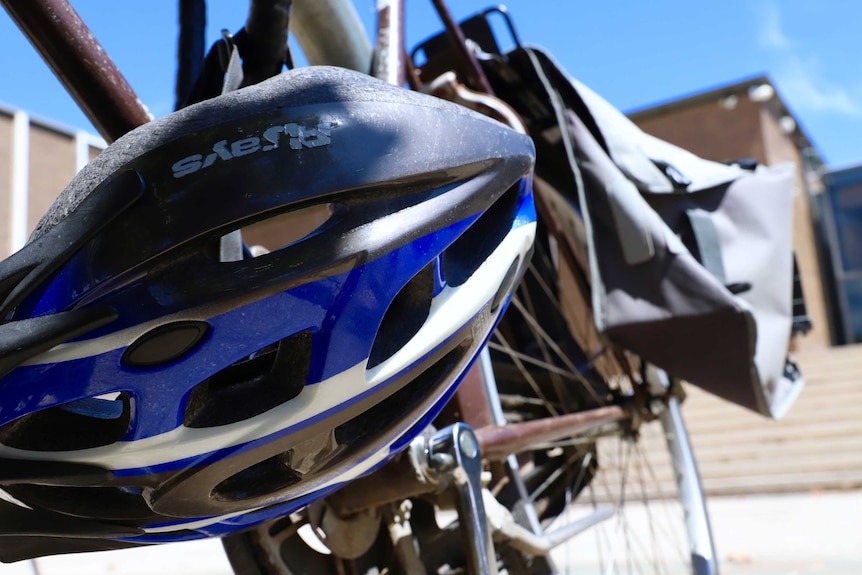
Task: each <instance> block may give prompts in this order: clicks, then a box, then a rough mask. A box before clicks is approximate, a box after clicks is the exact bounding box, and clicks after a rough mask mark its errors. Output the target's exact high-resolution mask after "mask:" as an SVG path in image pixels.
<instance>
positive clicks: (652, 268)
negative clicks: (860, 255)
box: [483, 47, 804, 418]
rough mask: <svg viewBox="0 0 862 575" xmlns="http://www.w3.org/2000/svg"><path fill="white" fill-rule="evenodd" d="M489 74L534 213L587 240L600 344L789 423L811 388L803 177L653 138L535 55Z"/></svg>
mask: <svg viewBox="0 0 862 575" xmlns="http://www.w3.org/2000/svg"><path fill="white" fill-rule="evenodd" d="M483 67H484V68H485V71H486V73H487V74H488V77H489V80H490V81H491V85H492V86H493V88H494V90H495V92H496V94H497V96H498V97H500V98H502V99H503V100H505V101H506V102H507V103H508V104H509V105H511V106H512V107H513V108H514V109H515V110H516V111H517V112H518V113H519V114H520V115H521V116H522V117H523V118H524V120H525V122H526V124H527V127H528V130H529V132H530V134H531V135H532V136H533V138H534V140H535V142H536V147H537V167H536V176H537V186H536V193H537V202H539V204H540V206H541V205H544V206H546V209H547V207H548V206H550V209H552V210H553V212H554V214H553V219H554V220H555V221H557V222H568V223H569V224H570V225H571V226H576V227H580V228H581V229H578V230H571V234H570V235H571V237H575V238H578V237H580V238H581V239H582V248H583V249H582V253H581V257H580V259H581V261H582V262H583V264H584V265H583V267H584V269H583V271H582V274H583V275H584V276H585V277H586V278H587V280H588V286H589V287H588V290H589V294H588V296H587V297H588V299H591V300H592V308H593V309H592V314H591V315H592V317H593V321H594V324H595V326H594V327H595V330H596V331H597V333H598V335H599V336H600V337H601V338H602V339H604V340H606V341H607V342H610V343H611V344H613V345H614V346H617V347H620V348H623V349H626V350H629V351H631V352H633V353H635V354H637V355H639V356H641V357H642V358H643V359H645V360H647V361H649V362H651V363H653V364H655V365H656V366H658V367H660V368H662V369H664V370H666V371H667V372H668V373H669V374H670V375H672V376H674V377H678V378H682V379H684V380H687V381H688V382H690V383H692V384H694V385H697V386H699V387H701V388H703V389H705V390H707V391H709V392H711V393H713V394H715V395H717V396H719V397H722V398H724V399H726V400H728V401H731V402H733V403H735V404H738V405H741V406H744V407H746V408H749V409H752V410H754V411H757V412H758V413H761V414H763V415H766V416H769V417H774V418H779V417H781V416H783V415H784V414H785V413H786V412H787V410H788V408H789V407H790V405H791V404H792V403H793V401H794V400H795V398H796V397H797V395H798V394H799V392H800V391H801V389H802V386H803V383H804V381H803V378H802V376H801V374H800V372H799V370H798V368H796V366H795V365H794V364H793V363H792V362H791V361H790V360H789V359H788V345H789V341H790V337H791V323H792V288H793V252H792V239H791V228H792V195H793V187H794V167H793V166H792V165H789V164H788V165H781V166H777V167H770V168H766V167H762V166H759V167H756V168H754V169H746V168H744V167H742V166H741V165H737V164H733V165H726V164H722V163H718V162H713V161H708V160H704V159H702V158H699V157H697V156H695V155H694V154H692V153H690V152H688V151H686V150H683V149H681V148H679V147H677V146H674V145H671V144H669V143H667V142H665V141H662V140H660V139H658V138H655V137H652V136H650V135H648V134H646V133H644V132H643V131H641V130H640V129H639V128H638V127H637V126H636V125H635V124H634V123H632V122H631V121H630V120H629V119H628V118H626V117H625V116H624V115H623V114H622V113H620V112H619V111H618V110H616V109H615V108H614V107H613V106H611V105H610V104H609V103H608V102H607V101H605V100H603V99H602V98H601V97H599V96H598V95H597V94H595V93H594V92H593V91H591V90H590V89H589V88H587V87H586V86H584V85H583V84H581V83H579V82H578V81H576V80H574V79H572V78H570V77H569V76H568V75H567V74H566V73H565V72H564V71H563V70H562V69H561V68H560V66H558V65H557V63H556V62H554V60H553V59H552V58H551V57H550V56H549V55H548V54H547V53H545V52H543V51H542V50H539V49H536V48H528V47H518V48H516V49H515V50H513V51H512V52H510V53H509V54H507V55H506V56H505V57H492V58H485V59H483ZM704 137H709V135H708V134H704ZM561 291H563V293H562V296H561V298H562V299H565V296H566V293H565V290H561ZM563 303H564V305H563V308H564V309H565V307H566V306H565V302H563Z"/></svg>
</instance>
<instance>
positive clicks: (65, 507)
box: [6, 484, 164, 525]
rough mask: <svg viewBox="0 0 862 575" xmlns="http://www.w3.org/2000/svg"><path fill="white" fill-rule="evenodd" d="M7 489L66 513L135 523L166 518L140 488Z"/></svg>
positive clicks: (31, 502) (31, 486)
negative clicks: (148, 502) (143, 495)
mask: <svg viewBox="0 0 862 575" xmlns="http://www.w3.org/2000/svg"><path fill="white" fill-rule="evenodd" d="M6 489H7V491H9V493H11V494H12V495H13V496H14V497H16V498H17V499H20V500H21V501H23V502H25V503H27V504H28V505H31V506H33V507H35V508H37V509H47V510H50V511H56V512H57V513H62V514H65V515H78V516H88V517H94V518H95V517H98V518H99V519H101V520H108V521H116V522H118V523H124V522H129V523H130V524H132V525H136V524H140V523H141V522H149V523H159V522H161V521H164V517H162V516H160V515H159V514H157V513H155V512H154V511H153V510H152V509H150V508H149V507H148V506H147V504H146V502H145V500H144V498H143V497H142V495H141V493H140V489H139V488H134V487H102V486H87V487H78V486H65V485H64V486H54V485H35V484H20V485H10V486H8V487H7V488H6ZM85 514H86V515H85Z"/></svg>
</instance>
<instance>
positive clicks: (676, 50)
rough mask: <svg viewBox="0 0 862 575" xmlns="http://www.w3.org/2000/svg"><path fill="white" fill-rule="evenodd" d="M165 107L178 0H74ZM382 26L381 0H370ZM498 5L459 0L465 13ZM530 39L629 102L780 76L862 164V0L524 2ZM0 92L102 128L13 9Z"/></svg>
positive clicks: (0, 35) (813, 133) (792, 101)
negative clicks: (79, 105) (24, 31)
mask: <svg viewBox="0 0 862 575" xmlns="http://www.w3.org/2000/svg"><path fill="white" fill-rule="evenodd" d="M72 3H73V5H74V6H75V7H76V9H77V10H78V12H79V13H80V14H81V15H82V17H83V18H84V20H85V21H86V22H87V23H88V24H89V25H90V27H91V28H92V30H93V33H94V35H95V36H96V38H98V39H99V40H100V41H101V42H102V44H103V45H104V46H105V48H106V50H107V52H108V53H109V54H111V56H112V57H113V58H114V60H115V61H116V62H117V64H118V66H119V67H120V69H121V70H122V71H123V72H124V74H125V75H126V76H127V77H128V79H129V81H130V83H131V84H132V86H133V87H134V88H135V89H136V90H137V91H138V93H139V95H140V97H141V99H142V101H144V102H145V103H146V104H147V105H148V106H149V107H150V109H151V110H152V111H153V113H154V114H155V115H157V116H160V115H163V114H166V113H168V112H170V110H171V106H172V102H173V81H174V76H173V75H174V58H175V50H176V47H175V43H176V40H175V38H176V2H175V1H174V0H149V1H147V2H143V1H140V0H122V1H114V2H109V1H108V0H73V1H72ZM356 5H357V9H358V12H359V13H360V16H361V17H362V19H363V21H364V22H365V23H366V26H369V27H370V26H373V22H374V5H375V2H374V0H356ZM406 5H407V6H406V11H407V17H408V24H407V40H408V44H409V45H410V46H412V45H415V44H416V43H418V42H419V41H420V40H421V39H423V38H424V37H426V36H428V35H431V34H433V33H435V32H436V31H437V30H438V29H439V27H440V24H439V21H438V19H437V18H436V16H435V14H434V13H433V11H432V10H431V8H430V1H429V0H406ZM488 5H490V2H488V1H487V0H485V1H477V0H450V8H451V9H452V11H453V12H454V13H455V15H456V17H459V18H460V17H464V16H467V15H469V14H472V13H474V12H476V11H478V10H480V9H482V8H485V7H487V6H488ZM507 5H508V7H509V11H510V13H511V14H512V16H513V18H514V20H515V25H516V27H517V28H518V31H519V33H520V35H521V38H522V40H523V41H525V42H529V43H533V44H539V45H542V46H544V47H546V48H548V49H549V50H550V51H551V52H552V53H553V54H554V55H555V56H556V57H557V59H558V60H559V61H560V62H561V63H562V64H563V66H564V67H565V68H566V69H567V70H568V71H569V73H570V74H571V75H573V76H575V77H577V78H578V79H580V80H581V81H582V82H584V83H586V84H587V85H589V86H591V87H592V88H593V89H594V90H596V91H597V92H598V93H600V94H602V95H603V96H604V97H605V98H607V99H608V100H609V101H610V102H611V103H612V104H614V105H615V106H617V107H618V108H620V109H622V110H624V111H626V110H633V109H637V108H642V107H645V106H648V105H651V104H655V103H659V102H663V101H666V100H670V99H674V98H677V97H680V96H683V95H687V94H691V93H695V92H699V91H702V90H705V89H709V88H713V87H716V86H719V85H722V84H727V83H731V82H735V81H737V80H740V79H744V78H747V77H750V76H754V75H758V74H761V73H766V74H768V75H769V76H770V77H771V78H772V79H773V81H774V82H775V84H776V86H777V87H778V91H779V93H780V95H781V96H782V97H783V99H784V100H785V101H786V103H787V104H788V106H789V107H790V109H791V110H792V111H793V113H794V114H795V115H796V117H797V119H798V120H799V122H800V124H801V126H802V127H803V129H804V130H805V131H806V132H807V134H808V135H809V137H810V138H811V140H812V141H813V142H814V144H815V146H816V147H817V148H818V149H819V150H820V152H821V153H822V154H823V156H824V158H825V160H826V162H827V164H828V165H829V166H831V167H841V166H846V165H849V164H854V163H859V162H862V58H860V54H862V34H860V32H859V26H860V23H862V3H855V2H850V1H847V0H817V1H811V0H807V1H801V0H723V1H722V2H685V1H683V0H654V1H653V2H640V1H638V2H635V1H628V2H622V1H616V2H595V1H589V2H588V1H586V0H555V1H551V0H510V1H509V2H507ZM246 9H247V4H246V2H244V1H242V0H209V21H208V34H209V36H210V38H213V39H214V38H216V37H217V36H218V33H219V30H220V29H221V28H228V29H231V30H234V31H235V30H236V29H238V28H239V27H240V26H241V25H242V22H243V21H244V19H245V11H246ZM0 54H2V56H0V59H2V62H3V72H4V75H3V80H2V82H0V102H2V103H5V104H7V105H11V106H14V107H21V108H24V109H26V110H28V111H30V112H31V113H33V114H34V115H38V116H41V117H44V118H48V119H51V120H55V121H58V122H60V123H63V124H66V125H69V126H71V127H76V128H85V129H90V130H92V128H91V127H90V125H89V123H88V122H87V120H86V118H84V116H83V115H82V114H81V113H80V112H78V111H77V109H76V108H75V105H74V103H73V102H72V100H71V98H69V97H68V96H67V95H66V94H65V92H64V91H63V89H62V87H61V86H60V85H59V83H58V82H57V81H56V80H55V79H54V78H53V76H52V75H51V73H50V71H49V70H48V69H47V67H46V66H45V65H44V64H43V63H42V62H41V61H40V60H39V59H38V56H37V55H36V54H35V52H34V51H33V50H32V48H30V46H29V44H27V42H26V40H25V39H24V38H23V36H22V35H21V34H20V32H18V30H17V29H16V28H15V27H14V25H13V24H12V22H11V21H10V19H9V18H8V17H7V16H6V15H5V14H2V13H0Z"/></svg>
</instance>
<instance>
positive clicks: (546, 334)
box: [490, 228, 718, 575]
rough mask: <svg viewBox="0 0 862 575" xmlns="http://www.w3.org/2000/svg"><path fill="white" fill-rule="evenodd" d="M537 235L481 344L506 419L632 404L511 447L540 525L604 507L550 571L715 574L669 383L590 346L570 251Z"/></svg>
mask: <svg viewBox="0 0 862 575" xmlns="http://www.w3.org/2000/svg"><path fill="white" fill-rule="evenodd" d="M539 235H540V237H544V238H545V241H544V242H541V241H540V242H538V245H537V247H536V252H535V255H534V258H533V263H532V266H531V268H530V270H529V272H528V275H527V277H526V278H525V280H524V281H523V282H522V284H521V286H520V288H519V290H518V291H517V293H516V295H515V296H514V298H513V301H512V305H511V306H510V311H509V312H507V315H506V316H505V317H504V319H503V323H502V324H501V326H500V328H499V329H498V331H497V332H496V334H495V336H494V338H493V340H492V343H491V345H490V347H491V349H492V357H493V365H494V373H495V376H496V380H497V381H496V383H497V387H498V389H499V392H500V397H501V403H502V404H503V407H504V410H505V412H506V417H507V419H508V420H510V421H524V420H529V419H533V418H539V417H549V416H555V415H559V414H563V413H568V412H576V411H585V410H590V409H594V408H597V407H603V406H608V405H625V406H627V408H629V409H631V410H632V413H633V418H632V420H631V421H630V422H629V423H627V424H624V425H622V426H620V427H618V428H616V429H614V430H612V431H611V432H608V430H606V429H605V430H594V431H593V432H591V431H586V432H581V433H580V434H579V435H578V436H576V437H570V438H566V439H565V440H561V441H558V442H555V443H551V444H546V445H543V446H541V447H540V448H539V449H536V450H535V451H533V452H531V453H530V454H529V457H525V456H524V455H522V456H521V468H522V470H523V473H522V477H523V480H524V483H525V486H526V488H527V493H528V494H529V495H528V498H529V502H530V503H531V504H532V505H534V506H535V508H536V513H537V515H538V516H539V517H540V518H541V519H542V521H543V524H544V527H545V531H549V530H553V529H554V528H556V527H558V526H559V525H562V524H566V523H570V522H572V521H574V520H576V519H578V518H583V517H588V516H590V515H593V514H597V513H607V511H608V509H610V510H612V512H613V513H612V515H611V516H610V518H609V519H607V520H605V521H603V522H601V523H599V524H598V525H596V526H594V527H593V528H591V529H590V530H589V531H587V532H584V533H582V534H580V535H578V536H577V537H575V538H573V539H572V540H571V541H570V542H569V543H568V544H566V545H565V546H562V547H561V548H559V549H558V550H556V551H555V552H554V553H553V557H554V560H555V562H556V564H557V568H558V570H559V572H563V573H567V572H577V573H588V572H600V573H694V574H695V575H707V574H709V575H712V574H714V573H717V572H718V568H717V561H716V558H715V553H714V546H713V542H712V536H711V532H710V528H709V521H708V515H707V509H706V505H705V501H704V498H703V492H702V489H701V485H700V478H699V475H698V471H697V466H696V463H695V458H694V454H693V451H692V448H691V443H690V441H689V438H688V433H687V431H686V428H685V424H684V421H683V418H682V414H681V412H680V409H679V399H678V397H677V395H679V393H678V391H677V390H678V389H679V388H678V386H675V387H671V386H670V385H669V383H668V382H667V380H666V378H662V375H663V374H662V373H661V372H658V371H653V370H650V372H649V373H650V376H649V377H646V376H645V373H646V371H645V370H640V369H639V367H640V366H639V364H638V360H637V358H631V357H627V356H625V355H624V354H620V353H618V352H613V351H603V350H601V349H600V348H599V340H598V337H597V335H596V334H595V332H594V331H593V330H592V320H591V318H590V310H589V306H588V304H587V302H589V301H590V298H589V293H588V287H587V286H588V284H587V283H586V282H585V281H584V278H578V277H577V273H578V272H577V266H576V265H571V266H568V267H567V265H566V262H568V263H569V264H574V263H575V261H576V258H572V257H568V258H567V257H564V256H561V255H560V252H559V250H564V249H565V247H562V248H558V246H561V245H562V246H565V245H572V244H571V243H567V242H566V239H565V238H555V237H553V236H551V235H548V234H547V232H544V233H543V231H542V229H541V228H540V234H539ZM569 239H571V238H569ZM561 286H563V287H564V288H565V289H564V290H561ZM561 294H562V295H563V297H562V298H561V297H560V295H561ZM576 336H577V337H576ZM576 339H577V341H576ZM587 346H589V347H587ZM585 348H587V349H590V354H589V356H588V355H587V354H586V353H584V352H583V349H585ZM642 371H643V373H641V372H642ZM663 379H664V381H663ZM662 383H664V385H662ZM510 504H511V503H510ZM591 569H592V571H591Z"/></svg>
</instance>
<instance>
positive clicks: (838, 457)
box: [644, 345, 862, 495]
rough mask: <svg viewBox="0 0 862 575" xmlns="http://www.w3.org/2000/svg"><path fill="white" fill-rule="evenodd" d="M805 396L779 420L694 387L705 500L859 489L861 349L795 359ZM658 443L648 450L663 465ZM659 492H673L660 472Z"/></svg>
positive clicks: (690, 401) (690, 410) (689, 406)
mask: <svg viewBox="0 0 862 575" xmlns="http://www.w3.org/2000/svg"><path fill="white" fill-rule="evenodd" d="M796 359H797V360H798V363H799V365H800V367H801V368H802V371H803V373H804V374H805V378H806V383H805V389H804V390H803V391H802V394H801V395H800V396H799V398H798V399H797V401H796V403H795V404H794V405H793V407H792V408H791V409H790V412H789V413H788V414H787V416H786V417H785V418H784V419H782V420H780V421H772V420H768V419H766V418H764V417H762V416H760V415H757V414H755V413H753V412H749V411H748V410H745V409H742V408H740V407H737V406H735V405H732V404H730V403H727V402H725V401H723V400H720V399H718V398H716V397H714V396H711V395H709V394H707V393H706V392H703V391H701V390H699V389H696V388H693V387H691V386H689V387H688V388H687V392H688V398H687V399H686V401H685V403H684V404H683V414H684V416H685V419H686V423H687V425H688V429H689V433H690V435H691V441H692V444H693V446H694V452H695V456H696V458H697V461H698V465H699V468H700V473H701V478H702V480H703V485H704V488H705V490H706V493H707V495H742V494H752V493H779V492H791V491H796V492H798V491H811V490H831V489H853V488H859V487H862V345H855V346H846V347H839V348H832V349H828V350H823V351H819V352H816V353H808V354H806V355H800V356H798V357H797V358H796ZM662 443H663V442H662V439H661V437H660V436H655V437H649V438H646V441H645V442H644V448H645V449H646V450H647V451H648V452H650V455H651V456H653V455H654V456H655V457H657V458H659V459H660V458H661V457H662V456H663V454H662V453H660V452H661V451H664V450H665V447H664V446H663V445H662ZM656 473H657V479H658V480H659V483H661V484H662V485H661V487H660V491H661V493H662V494H667V493H668V489H671V488H672V482H673V479H672V475H671V473H670V469H669V468H668V467H667V466H664V465H659V466H657V467H656Z"/></svg>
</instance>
